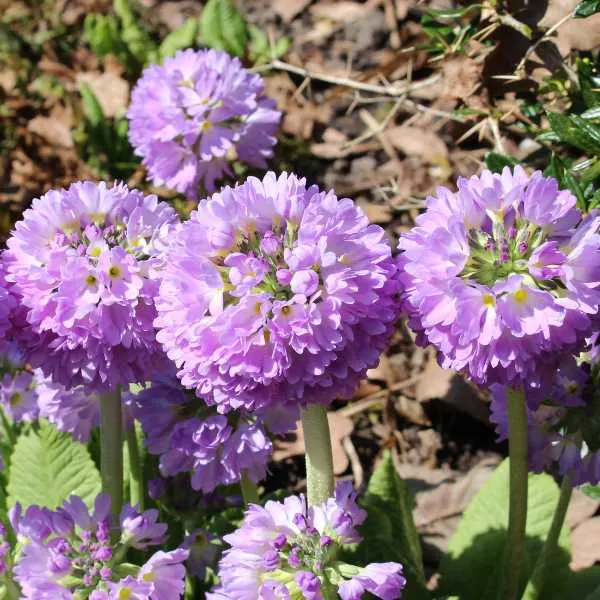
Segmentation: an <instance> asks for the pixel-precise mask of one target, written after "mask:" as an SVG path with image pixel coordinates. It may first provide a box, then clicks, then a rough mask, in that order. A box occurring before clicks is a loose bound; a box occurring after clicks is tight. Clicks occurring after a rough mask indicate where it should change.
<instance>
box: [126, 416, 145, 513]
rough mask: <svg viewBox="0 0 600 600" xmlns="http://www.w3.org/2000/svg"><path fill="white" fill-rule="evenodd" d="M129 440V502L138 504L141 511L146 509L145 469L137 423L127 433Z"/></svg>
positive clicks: (133, 504) (127, 439)
mask: <svg viewBox="0 0 600 600" xmlns="http://www.w3.org/2000/svg"><path fill="white" fill-rule="evenodd" d="M125 440H126V441H127V455H128V458H129V502H130V503H131V505H132V506H136V505H137V506H138V508H139V510H140V512H141V511H143V510H144V504H145V502H144V500H145V498H144V492H145V485H144V469H143V465H142V461H141V460H140V448H139V445H138V436H137V431H136V426H135V423H133V425H132V426H131V428H130V429H129V431H127V434H126V435H125Z"/></svg>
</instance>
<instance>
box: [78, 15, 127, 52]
mask: <svg viewBox="0 0 600 600" xmlns="http://www.w3.org/2000/svg"><path fill="white" fill-rule="evenodd" d="M83 32H84V38H85V40H86V42H87V43H88V44H89V45H90V48H91V49H92V52H93V53H94V54H97V55H98V56H105V55H106V54H118V51H117V49H118V48H119V47H120V46H121V45H122V44H121V40H120V36H119V25H118V23H117V20H116V19H115V17H114V15H96V14H90V15H87V16H86V18H85V21H84V22H83Z"/></svg>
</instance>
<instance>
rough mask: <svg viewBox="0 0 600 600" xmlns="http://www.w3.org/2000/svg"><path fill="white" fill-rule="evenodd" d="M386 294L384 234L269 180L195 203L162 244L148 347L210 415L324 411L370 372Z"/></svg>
mask: <svg viewBox="0 0 600 600" xmlns="http://www.w3.org/2000/svg"><path fill="white" fill-rule="evenodd" d="M397 292H398V285H397V281H396V266H395V263H394V261H393V260H392V258H391V250H390V247H389V244H388V243H387V241H386V238H385V233H384V231H383V230H382V229H381V228H380V227H378V226H375V225H370V224H369V221H368V219H367V217H366V215H365V214H364V213H363V212H362V211H361V210H360V209H359V208H358V207H356V206H355V204H354V203H353V202H352V201H351V200H349V199H347V198H346V199H341V200H338V198H336V196H335V195H334V193H333V192H328V193H326V192H320V191H319V189H318V188H317V187H316V186H312V187H308V188H307V187H306V184H305V180H304V179H299V178H298V177H296V176H295V175H289V174H286V173H283V174H282V175H280V176H279V177H276V176H275V174H274V173H268V174H267V175H266V176H265V177H264V179H263V180H262V181H261V180H259V179H256V178H254V177H250V178H248V179H247V180H246V182H245V183H244V184H242V185H240V186H238V187H236V188H230V187H226V188H224V189H223V190H221V191H220V192H219V193H217V194H214V195H213V196H212V197H211V198H209V199H207V200H205V201H203V202H201V203H200V205H199V206H198V210H197V211H196V212H194V213H192V216H191V219H190V220H189V221H187V222H186V223H184V224H183V225H182V226H181V228H179V229H178V231H177V233H176V235H175V236H173V240H172V243H171V245H170V247H169V250H168V259H167V260H166V264H165V269H164V270H163V271H162V273H161V284H160V290H159V294H158V297H157V299H156V307H157V310H158V317H157V319H156V320H155V325H156V327H157V328H158V329H159V332H158V335H157V339H158V340H159V341H160V342H161V343H162V344H163V347H164V349H165V351H166V352H167V353H168V355H169V357H170V358H171V359H172V360H173V361H174V362H175V364H176V365H177V367H178V368H179V373H178V375H179V377H180V378H181V381H182V383H183V384H184V385H185V386H186V387H189V388H193V389H196V391H197V393H198V395H200V396H202V397H204V398H206V401H207V402H209V403H211V404H216V405H218V406H219V407H220V408H219V410H221V411H226V410H228V409H231V408H234V409H235V408H239V407H245V408H246V409H249V410H254V409H256V408H260V407H263V406H275V405H282V404H295V405H298V404H304V405H305V404H307V403H309V402H323V403H327V402H330V401H332V400H333V399H334V398H336V397H344V396H349V395H351V394H352V393H353V392H354V390H355V388H356V386H357V385H358V383H359V381H360V379H361V377H363V376H364V374H365V372H366V370H367V369H368V368H369V367H372V366H374V365H375V364H377V361H378V360H379V355H380V353H381V351H382V350H383V349H384V347H385V344H386V343H387V341H388V340H389V338H390V336H391V333H392V332H393V329H394V321H395V319H396V317H397V314H398V301H397Z"/></svg>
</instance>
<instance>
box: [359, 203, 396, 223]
mask: <svg viewBox="0 0 600 600" xmlns="http://www.w3.org/2000/svg"><path fill="white" fill-rule="evenodd" d="M357 204H358V206H360V208H362V209H363V211H364V212H365V214H366V215H367V217H368V218H369V221H371V223H380V224H382V223H389V222H390V221H391V220H392V211H391V209H390V207H389V206H388V205H387V204H374V203H373V202H367V201H365V200H359V201H357Z"/></svg>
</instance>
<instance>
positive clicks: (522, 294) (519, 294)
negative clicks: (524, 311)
mask: <svg viewBox="0 0 600 600" xmlns="http://www.w3.org/2000/svg"><path fill="white" fill-rule="evenodd" d="M514 297H515V301H516V302H518V303H519V304H523V302H525V300H527V290H525V289H523V288H521V289H520V290H517V291H516V292H515V293H514Z"/></svg>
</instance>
